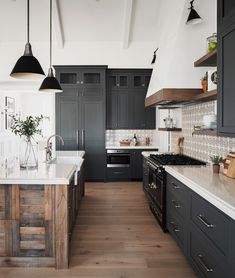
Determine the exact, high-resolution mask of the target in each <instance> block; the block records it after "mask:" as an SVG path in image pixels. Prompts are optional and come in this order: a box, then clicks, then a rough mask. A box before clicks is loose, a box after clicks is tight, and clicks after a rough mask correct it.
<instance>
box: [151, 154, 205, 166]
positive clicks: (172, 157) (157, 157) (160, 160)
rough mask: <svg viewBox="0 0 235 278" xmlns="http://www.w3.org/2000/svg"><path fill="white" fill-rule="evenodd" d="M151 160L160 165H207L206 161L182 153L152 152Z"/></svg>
mask: <svg viewBox="0 0 235 278" xmlns="http://www.w3.org/2000/svg"><path fill="white" fill-rule="evenodd" d="M150 160H152V161H153V162H155V163H157V164H158V165H205V164H206V163H205V162H202V161H200V160H197V159H195V158H192V157H189V156H185V155H180V154H151V155H150Z"/></svg>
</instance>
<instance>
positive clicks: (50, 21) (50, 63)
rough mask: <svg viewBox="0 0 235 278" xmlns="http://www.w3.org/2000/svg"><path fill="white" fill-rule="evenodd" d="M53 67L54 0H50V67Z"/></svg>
mask: <svg viewBox="0 0 235 278" xmlns="http://www.w3.org/2000/svg"><path fill="white" fill-rule="evenodd" d="M51 67H52V0H50V68H51Z"/></svg>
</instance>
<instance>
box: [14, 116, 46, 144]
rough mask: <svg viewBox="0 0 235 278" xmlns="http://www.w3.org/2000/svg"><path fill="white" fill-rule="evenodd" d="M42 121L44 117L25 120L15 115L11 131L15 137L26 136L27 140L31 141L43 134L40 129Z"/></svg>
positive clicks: (29, 117)
mask: <svg viewBox="0 0 235 278" xmlns="http://www.w3.org/2000/svg"><path fill="white" fill-rule="evenodd" d="M42 119H43V116H42V115H41V116H37V117H33V116H28V117H26V119H25V120H21V119H20V118H16V116H14V115H13V116H12V124H11V130H12V132H14V133H15V135H19V136H20V137H22V136H25V137H26V140H27V141H30V140H31V138H33V136H35V135H36V134H38V135H41V134H42V130H41V129H39V128H38V127H39V124H40V122H41V121H42Z"/></svg>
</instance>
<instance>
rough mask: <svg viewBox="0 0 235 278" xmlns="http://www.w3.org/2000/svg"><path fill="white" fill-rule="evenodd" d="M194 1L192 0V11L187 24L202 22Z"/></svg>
mask: <svg viewBox="0 0 235 278" xmlns="http://www.w3.org/2000/svg"><path fill="white" fill-rule="evenodd" d="M193 2H194V0H192V1H190V8H189V10H190V12H189V16H188V19H187V22H186V24H198V23H201V22H202V18H201V17H200V15H199V14H198V13H197V12H196V11H195V9H194V6H193Z"/></svg>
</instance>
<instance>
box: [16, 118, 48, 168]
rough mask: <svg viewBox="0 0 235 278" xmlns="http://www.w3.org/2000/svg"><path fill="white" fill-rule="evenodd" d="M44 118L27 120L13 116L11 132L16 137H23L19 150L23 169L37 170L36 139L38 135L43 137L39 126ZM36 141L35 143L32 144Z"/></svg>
mask: <svg viewBox="0 0 235 278" xmlns="http://www.w3.org/2000/svg"><path fill="white" fill-rule="evenodd" d="M42 119H43V116H42V115H41V116H37V117H33V116H28V117H26V119H25V120H21V119H20V118H16V116H14V115H13V116H12V124H11V131H12V132H13V133H14V134H15V135H19V136H20V137H23V139H24V140H22V142H21V146H20V149H19V155H20V167H21V168H26V169H28V168H36V167H37V166H38V159H37V142H36V141H35V139H34V136H35V135H36V134H38V135H41V134H42V130H41V129H40V128H39V124H40V122H41V121H42ZM32 139H33V140H34V143H33V142H32V141H33V140H32Z"/></svg>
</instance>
